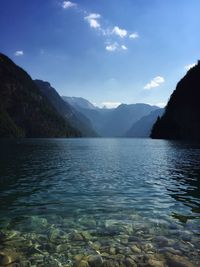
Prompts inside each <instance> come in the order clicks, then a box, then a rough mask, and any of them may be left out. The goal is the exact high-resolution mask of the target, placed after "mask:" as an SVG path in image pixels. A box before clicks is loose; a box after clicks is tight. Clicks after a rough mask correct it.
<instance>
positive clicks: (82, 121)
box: [35, 80, 97, 137]
mask: <svg viewBox="0 0 200 267" xmlns="http://www.w3.org/2000/svg"><path fill="white" fill-rule="evenodd" d="M35 83H36V85H37V86H38V88H39V89H40V90H41V92H42V93H43V94H44V95H45V96H46V97H47V99H48V100H49V102H50V103H51V104H52V105H53V106H54V108H55V109H56V110H57V112H58V113H59V114H60V115H61V116H62V117H64V118H65V119H66V120H67V121H68V122H70V124H71V125H72V126H73V127H75V128H76V129H78V130H79V131H80V132H81V134H82V136H83V137H96V136H97V133H96V132H95V130H94V129H93V127H92V124H91V122H90V120H89V119H88V118H87V117H85V116H84V115H83V114H82V113H80V112H79V111H78V110H76V109H75V108H74V107H73V106H71V105H70V104H69V103H67V102H66V101H64V100H63V98H62V97H61V96H60V95H59V94H58V93H57V91H56V90H55V89H54V88H53V87H52V86H51V84H50V83H49V82H46V81H42V80H35Z"/></svg>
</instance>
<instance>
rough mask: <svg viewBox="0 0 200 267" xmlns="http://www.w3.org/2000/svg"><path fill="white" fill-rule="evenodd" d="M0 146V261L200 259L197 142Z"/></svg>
mask: <svg viewBox="0 0 200 267" xmlns="http://www.w3.org/2000/svg"><path fill="white" fill-rule="evenodd" d="M0 147H1V151H0V229H1V232H0V266H1V264H2V262H3V263H5V262H6V260H7V262H9V261H10V262H15V263H18V264H21V265H22V266H72V265H76V266H80V267H88V266H91V267H94V266H99V265H103V266H105V267H112V266H127V267H131V266H134V264H135V266H156V264H157V266H161V267H162V266H178V265H173V264H178V262H182V264H185V265H181V266H200V257H199V254H200V235H199V234H200V146H197V145H195V144H187V143H179V142H172V141H163V140H150V139H117V138H116V139H112V138H108V139H100V138H99V139H37V140H36V139H27V140H11V141H6V140H2V141H1V142H0ZM8 256H9V257H10V258H9V259H10V260H9V259H8ZM92 257H93V258H92ZM95 257H96V258H95ZM158 262H159V263H158ZM23 264H24V265H23ZM25 264H27V265H25ZM88 264H89V265H88ZM158 264H163V265H158ZM190 264H191V265H190ZM192 264H193V265H192Z"/></svg>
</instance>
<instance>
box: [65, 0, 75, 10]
mask: <svg viewBox="0 0 200 267" xmlns="http://www.w3.org/2000/svg"><path fill="white" fill-rule="evenodd" d="M76 6H77V4H76V3H73V2H71V1H63V2H62V7H63V8H64V9H69V8H72V7H76Z"/></svg>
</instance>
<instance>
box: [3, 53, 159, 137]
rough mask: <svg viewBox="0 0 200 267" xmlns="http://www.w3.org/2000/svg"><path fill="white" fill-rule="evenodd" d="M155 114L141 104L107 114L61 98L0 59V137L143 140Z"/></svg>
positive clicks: (154, 109) (85, 103)
mask: <svg viewBox="0 0 200 267" xmlns="http://www.w3.org/2000/svg"><path fill="white" fill-rule="evenodd" d="M154 112H155V113H154ZM157 115H161V113H160V109H159V108H158V107H156V106H151V105H148V104H143V103H138V104H131V105H127V104H121V105H119V106H118V107H117V108H115V109H106V108H98V107H96V106H94V105H93V104H92V103H90V102H89V101H88V100H86V99H84V98H81V97H68V96H63V97H61V96H60V95H59V94H58V92H57V91H56V89H54V88H53V87H52V86H51V84H50V83H49V82H47V81H42V80H35V81H34V80H32V79H31V77H30V76H29V75H28V74H27V73H26V72H25V71H24V70H23V69H22V68H20V67H18V66H17V65H16V64H15V63H14V62H12V61H11V60H10V59H9V58H8V57H6V56H5V55H3V54H0V137H18V136H24V137H77V136H82V137H97V136H102V137H126V136H129V137H148V136H149V134H150V130H151V127H152V125H153V124H154V122H155V121H156V119H157V117H156V116H157Z"/></svg>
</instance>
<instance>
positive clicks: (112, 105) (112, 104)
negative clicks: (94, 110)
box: [101, 102, 121, 108]
mask: <svg viewBox="0 0 200 267" xmlns="http://www.w3.org/2000/svg"><path fill="white" fill-rule="evenodd" d="M119 105H121V103H120V102H103V103H101V106H102V107H103V108H116V107H118V106H119Z"/></svg>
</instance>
